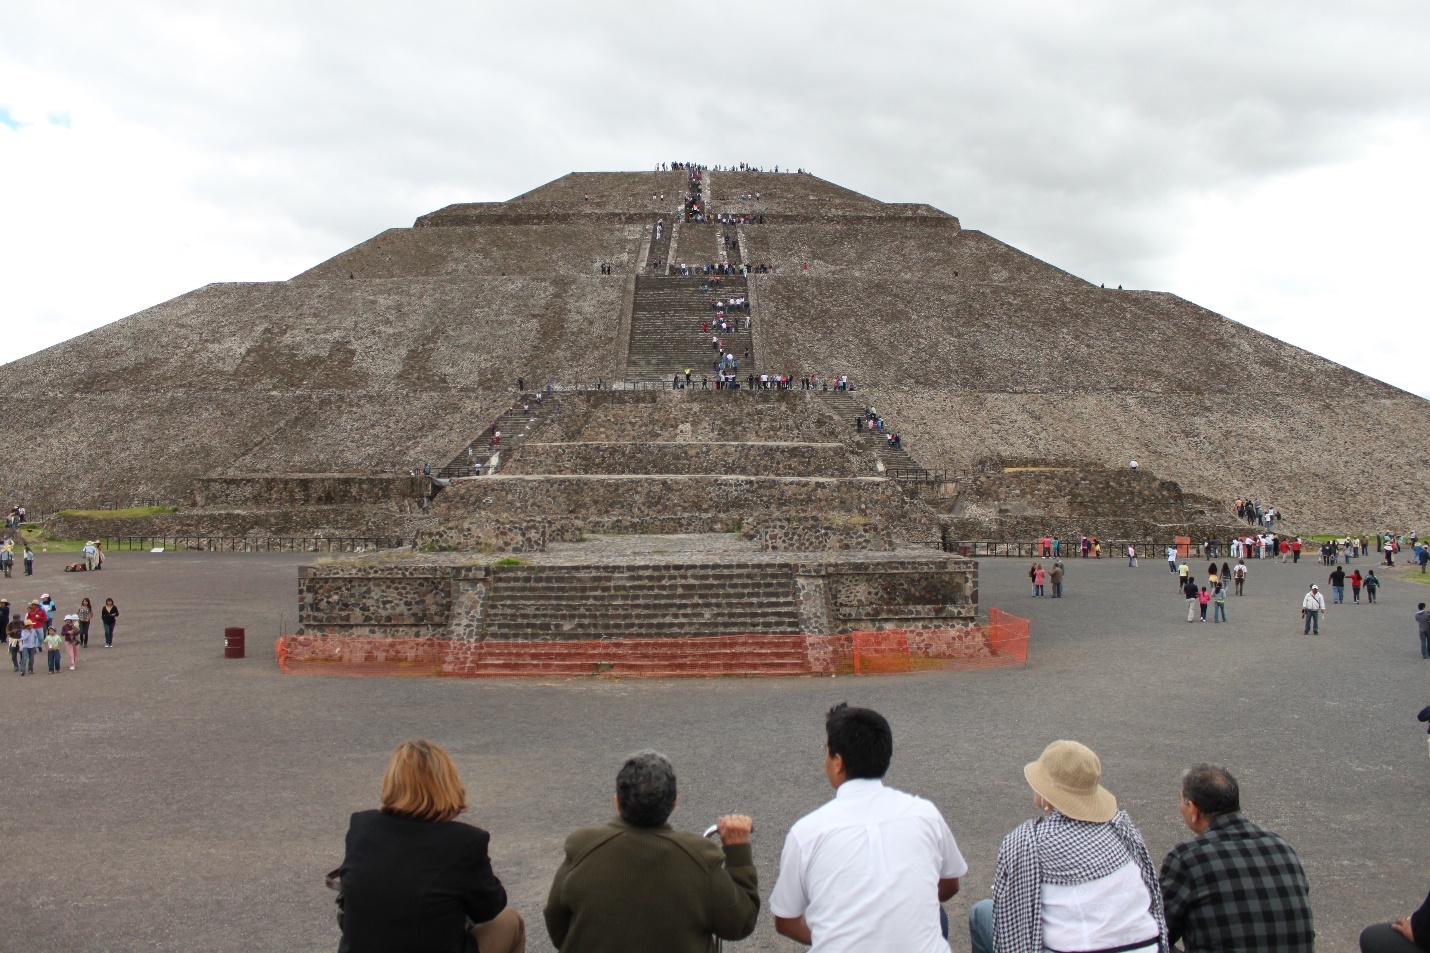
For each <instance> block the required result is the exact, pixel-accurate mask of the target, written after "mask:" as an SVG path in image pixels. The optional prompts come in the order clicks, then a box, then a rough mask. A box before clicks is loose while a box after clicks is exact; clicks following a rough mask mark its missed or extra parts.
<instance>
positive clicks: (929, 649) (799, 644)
mask: <svg viewBox="0 0 1430 953" xmlns="http://www.w3.org/2000/svg"><path fill="white" fill-rule="evenodd" d="M276 650H277V656H278V665H279V668H280V669H282V671H283V672H284V673H287V674H327V675H425V676H446V677H455V678H481V677H520V676H527V677H552V676H567V677H577V676H589V675H606V676H617V677H639V676H646V677H661V678H671V677H679V676H716V675H822V674H851V675H884V674H896V673H903V672H919V671H931V670H932V671H951V670H962V669H978V668H992V667H996V666H1003V665H1021V664H1023V663H1025V662H1026V661H1027V659H1028V620H1027V619H1021V618H1019V617H1017V616H1014V615H1009V614H1008V613H1006V612H1002V611H1000V610H998V609H992V610H990V612H989V621H988V624H986V625H962V626H950V627H945V628H938V629H895V630H889V631H879V632H852V633H848V634H844V635H760V634H749V635H733V636H720V637H715V638H693V639H687V638H670V639H612V640H606V641H580V642H454V641H450V640H447V639H411V638H400V639H384V638H348V637H342V636H323V635H285V636H283V637H282V638H280V639H279V640H278V643H277V646H276Z"/></svg>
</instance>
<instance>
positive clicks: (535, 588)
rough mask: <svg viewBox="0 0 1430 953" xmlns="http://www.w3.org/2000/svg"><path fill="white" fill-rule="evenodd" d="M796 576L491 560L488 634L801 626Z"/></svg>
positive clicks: (536, 636)
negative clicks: (496, 563)
mask: <svg viewBox="0 0 1430 953" xmlns="http://www.w3.org/2000/svg"><path fill="white" fill-rule="evenodd" d="M799 631H800V626H799V607H798V603H797V601H796V597H795V590H794V577H793V576H792V575H791V574H790V573H789V572H788V570H787V569H785V570H781V569H778V568H777V567H776V566H775V565H774V564H771V566H770V567H769V568H768V571H763V570H762V567H761V566H760V565H759V564H751V563H748V562H747V563H745V564H744V565H740V566H732V565H721V564H719V563H712V564H704V565H702V564H700V563H674V562H672V563H663V562H662V563H638V564H621V563H608V564H600V563H596V564H586V565H575V566H561V565H555V566H553V565H542V566H510V567H508V566H500V567H493V568H492V574H491V594H490V595H489V596H488V597H487V605H486V611H485V614H484V619H483V626H482V638H483V639H484V640H485V641H486V642H487V643H489V644H490V643H492V642H499V641H504V642H516V641H526V642H539V641H564V640H584V639H608V638H657V639H658V638H670V637H675V636H678V637H681V638H700V637H708V636H727V635H739V634H742V633H746V632H759V633H763V634H784V633H791V634H792V633H798V632H799Z"/></svg>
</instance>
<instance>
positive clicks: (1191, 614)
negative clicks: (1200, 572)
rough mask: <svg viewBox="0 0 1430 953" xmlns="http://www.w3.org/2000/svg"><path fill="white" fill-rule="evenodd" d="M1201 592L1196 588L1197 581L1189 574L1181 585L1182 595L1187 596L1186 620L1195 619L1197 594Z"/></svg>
mask: <svg viewBox="0 0 1430 953" xmlns="http://www.w3.org/2000/svg"><path fill="white" fill-rule="evenodd" d="M1200 594H1201V592H1200V590H1199V589H1197V581H1196V580H1195V579H1193V578H1192V577H1191V576H1188V577H1187V581H1186V583H1185V584H1184V585H1183V586H1182V595H1184V596H1186V597H1187V621H1188V622H1195V621H1197V605H1198V603H1197V596H1199V595H1200Z"/></svg>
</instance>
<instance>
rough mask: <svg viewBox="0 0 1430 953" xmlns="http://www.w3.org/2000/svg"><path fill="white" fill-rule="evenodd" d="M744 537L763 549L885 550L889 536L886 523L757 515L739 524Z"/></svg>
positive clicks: (889, 543) (891, 544) (890, 545)
mask: <svg viewBox="0 0 1430 953" xmlns="http://www.w3.org/2000/svg"><path fill="white" fill-rule="evenodd" d="M742 532H743V533H744V535H745V536H746V537H747V538H751V539H755V540H758V541H759V543H760V548H761V549H763V550H765V551H767V552H804V553H810V552H826V551H829V550H889V549H893V548H894V539H893V536H892V535H891V534H890V533H889V528H888V527H887V526H882V525H880V524H879V523H874V522H855V521H850V522H847V523H839V524H836V523H831V522H827V521H820V520H815V519H810V520H787V519H763V518H762V519H757V520H754V521H753V522H751V523H748V524H745V525H744V526H743V527H742Z"/></svg>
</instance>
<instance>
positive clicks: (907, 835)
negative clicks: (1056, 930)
mask: <svg viewBox="0 0 1430 953" xmlns="http://www.w3.org/2000/svg"><path fill="white" fill-rule="evenodd" d="M893 753H894V736H893V731H892V730H891V729H890V727H889V723H888V721H887V720H885V718H884V716H883V715H880V714H879V713H878V712H876V711H872V710H870V709H867V708H851V707H849V705H847V704H843V703H841V704H839V705H835V706H834V707H833V708H831V709H830V710H829V713H828V715H827V716H826V717H825V749H824V774H825V777H826V778H828V779H829V783H830V785H832V786H833V787H834V790H835V795H834V799H833V800H831V801H829V802H827V803H826V804H825V805H824V806H823V807H820V808H818V809H817V810H815V811H813V812H811V813H809V814H806V815H805V816H804V817H802V818H800V819H799V820H798V821H796V822H795V824H794V826H793V827H791V828H790V832H789V835H788V836H787V837H786V838H785V845H784V850H783V851H782V852H781V854H780V872H779V878H778V880H777V881H776V883H775V889H774V891H773V892H772V893H771V894H770V912H771V913H773V914H774V917H775V931H776V932H777V933H779V934H780V935H781V936H786V937H789V938H790V939H792V940H795V941H797V942H799V943H804V944H808V945H811V947H812V950H811V953H865V951H868V953H948V941H947V939H945V938H944V936H943V931H942V929H941V927H940V920H941V919H942V917H941V911H942V907H941V906H940V905H941V904H942V903H943V902H944V901H945V900H948V899H950V898H951V897H952V896H953V895H954V894H956V893H958V888H959V878H961V877H963V876H964V874H966V873H968V864H967V863H966V862H965V861H964V859H963V855H962V854H961V853H960V852H959V849H958V843H957V842H956V841H955V840H954V838H953V832H952V831H951V830H949V827H948V824H947V822H945V821H944V819H943V815H942V814H941V813H939V810H938V808H937V807H935V806H934V805H933V804H932V803H930V802H929V801H926V800H924V799H923V798H921V797H915V796H914V795H912V794H906V793H904V792H903V791H898V790H895V789H894V788H890V787H885V786H884V781H883V777H884V775H885V774H886V773H887V772H888V769H889V762H890V761H891V760H892V758H893Z"/></svg>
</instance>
